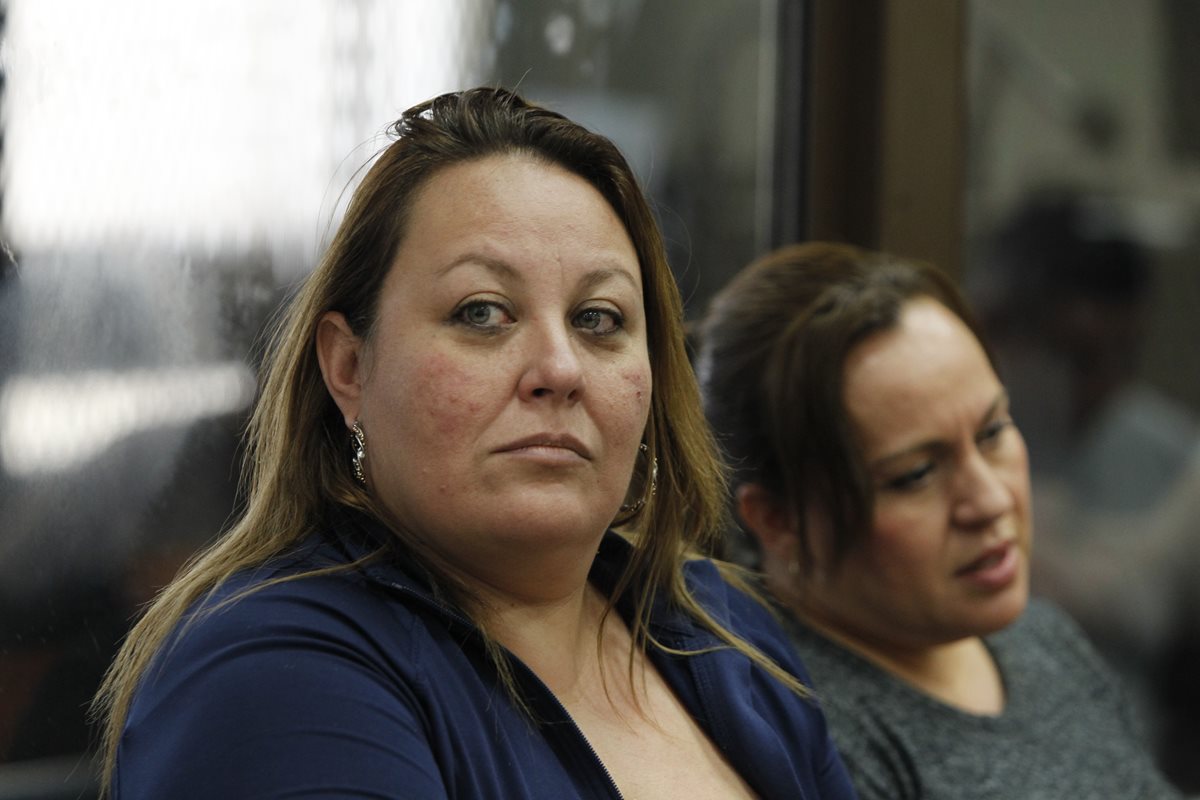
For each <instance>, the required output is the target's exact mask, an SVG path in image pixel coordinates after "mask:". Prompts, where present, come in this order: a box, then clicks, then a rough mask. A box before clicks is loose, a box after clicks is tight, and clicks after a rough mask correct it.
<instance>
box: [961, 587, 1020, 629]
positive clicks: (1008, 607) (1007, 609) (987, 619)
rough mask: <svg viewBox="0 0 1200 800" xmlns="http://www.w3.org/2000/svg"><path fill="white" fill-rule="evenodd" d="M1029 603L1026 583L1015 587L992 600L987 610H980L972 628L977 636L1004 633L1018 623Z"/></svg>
mask: <svg viewBox="0 0 1200 800" xmlns="http://www.w3.org/2000/svg"><path fill="white" fill-rule="evenodd" d="M1028 603H1029V587H1028V585H1027V584H1026V583H1025V582H1023V581H1022V582H1020V585H1019V586H1013V587H1012V588H1011V589H1009V590H1008V591H1006V592H1004V593H1003V594H1001V595H1000V596H998V597H994V598H991V599H990V600H989V601H988V603H987V605H986V608H983V609H980V613H979V614H978V615H977V617H976V623H975V625H973V626H972V627H973V628H974V630H973V631H972V633H973V634H975V635H976V636H989V635H991V634H993V633H996V632H998V631H1002V630H1004V629H1005V628H1007V627H1008V626H1009V625H1012V624H1013V623H1014V622H1016V621H1017V620H1018V619H1019V618H1020V616H1021V614H1022V613H1024V611H1025V606H1026V605H1028Z"/></svg>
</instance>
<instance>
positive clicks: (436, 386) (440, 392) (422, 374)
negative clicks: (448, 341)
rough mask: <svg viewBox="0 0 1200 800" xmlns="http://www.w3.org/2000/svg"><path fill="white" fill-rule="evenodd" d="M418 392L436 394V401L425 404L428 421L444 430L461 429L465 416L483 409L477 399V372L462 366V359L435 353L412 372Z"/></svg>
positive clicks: (476, 413) (482, 405) (429, 394)
mask: <svg viewBox="0 0 1200 800" xmlns="http://www.w3.org/2000/svg"><path fill="white" fill-rule="evenodd" d="M411 377H412V380H413V381H414V386H415V387H417V391H420V392H422V393H425V394H427V395H428V396H431V397H436V398H437V402H436V403H427V404H422V405H423V410H424V411H425V412H426V415H427V417H428V421H429V423H430V424H431V425H432V426H433V428H434V429H436V430H438V431H441V432H446V433H448V432H453V431H455V430H458V429H459V428H460V426H461V424H462V419H463V418H464V417H468V416H475V415H478V414H480V413H481V412H482V411H483V410H484V403H483V402H482V401H481V400H479V399H477V397H476V394H477V389H478V374H477V373H475V372H473V371H471V370H469V369H465V368H463V366H462V364H461V362H459V361H456V360H454V359H452V358H448V357H446V356H444V355H441V354H433V355H430V356H429V357H428V358H426V359H425V360H424V361H423V362H422V363H421V364H420V365H418V366H417V367H416V368H415V369H414V370H413V373H412V376H411Z"/></svg>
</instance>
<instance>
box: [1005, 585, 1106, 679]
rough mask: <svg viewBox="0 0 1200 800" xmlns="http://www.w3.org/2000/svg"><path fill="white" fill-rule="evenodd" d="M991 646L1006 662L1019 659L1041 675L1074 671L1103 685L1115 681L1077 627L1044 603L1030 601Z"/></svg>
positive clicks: (1048, 603) (1036, 600) (1069, 618)
mask: <svg viewBox="0 0 1200 800" xmlns="http://www.w3.org/2000/svg"><path fill="white" fill-rule="evenodd" d="M988 643H989V645H990V646H991V647H992V648H993V649H995V650H998V651H1000V657H1001V658H1003V659H1004V660H1010V659H1015V658H1020V659H1021V660H1022V661H1025V662H1030V663H1032V664H1033V667H1032V668H1033V669H1035V670H1036V671H1037V672H1038V673H1039V674H1053V673H1054V672H1059V671H1062V670H1063V669H1064V668H1071V667H1073V668H1075V669H1076V670H1077V671H1083V672H1087V673H1090V674H1091V675H1093V676H1094V677H1095V678H1096V679H1098V680H1102V681H1104V682H1109V681H1111V680H1113V679H1112V678H1111V676H1110V672H1109V669H1108V667H1107V665H1106V664H1105V663H1104V661H1103V659H1102V658H1101V656H1100V654H1099V653H1098V652H1097V651H1096V650H1095V648H1094V647H1093V646H1092V643H1091V641H1090V640H1089V639H1088V638H1087V636H1086V635H1085V634H1084V632H1083V630H1082V629H1081V628H1080V627H1079V625H1078V623H1076V622H1075V620H1073V619H1072V618H1071V617H1070V616H1069V615H1068V614H1067V613H1066V612H1065V611H1063V610H1062V609H1060V608H1058V607H1057V606H1055V605H1054V604H1053V603H1050V602H1047V601H1045V600H1040V599H1037V598H1034V599H1031V600H1030V601H1029V605H1028V606H1027V607H1026V609H1025V612H1024V613H1023V614H1022V615H1021V616H1020V617H1019V618H1018V619H1017V621H1016V622H1015V623H1013V624H1012V625H1011V626H1010V627H1009V628H1007V629H1005V630H1003V631H1001V632H999V633H997V634H993V635H992V636H990V637H988Z"/></svg>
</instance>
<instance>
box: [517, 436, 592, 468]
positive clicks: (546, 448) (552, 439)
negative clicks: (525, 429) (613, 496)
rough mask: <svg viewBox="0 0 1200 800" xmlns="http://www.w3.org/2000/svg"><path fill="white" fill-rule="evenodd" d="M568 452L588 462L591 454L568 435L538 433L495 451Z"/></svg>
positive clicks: (579, 442)
mask: <svg viewBox="0 0 1200 800" xmlns="http://www.w3.org/2000/svg"><path fill="white" fill-rule="evenodd" d="M555 451H559V452H561V451H568V452H571V453H574V454H575V455H577V456H579V457H580V458H583V459H586V460H588V461H591V460H592V453H591V451H590V450H589V449H588V448H587V445H585V444H584V443H583V442H581V441H579V440H578V439H576V438H575V437H574V436H571V435H570V434H568V433H538V434H534V435H533V436H526V437H523V438H521V439H517V440H515V441H512V442H509V443H508V444H505V445H503V446H501V447H499V448H497V449H496V452H497V453H522V452H526V453H538V452H543V453H553V452H555Z"/></svg>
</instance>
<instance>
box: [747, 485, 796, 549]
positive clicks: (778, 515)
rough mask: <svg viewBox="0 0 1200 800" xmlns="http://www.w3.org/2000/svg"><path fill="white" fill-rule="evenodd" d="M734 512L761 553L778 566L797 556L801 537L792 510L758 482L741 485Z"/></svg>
mask: <svg viewBox="0 0 1200 800" xmlns="http://www.w3.org/2000/svg"><path fill="white" fill-rule="evenodd" d="M735 497H736V500H737V512H738V516H739V517H741V519H742V522H743V523H745V525H746V527H747V528H749V529H750V533H752V534H753V535H754V538H755V539H756V540H758V544H759V546H760V547H762V549H763V552H764V553H765V554H766V555H768V556H770V557H771V559H772V560H774V561H776V562H778V563H781V564H790V563H791V562H792V561H793V560H794V559H795V558H796V554H797V547H798V546H799V544H800V536H799V533H798V532H797V530H796V528H797V526H796V524H795V522H794V520H793V519H792V514H791V511H789V510H788V508H787V507H786V506H785V505H784V504H783V503H780V502H779V500H778V499H777V498H776V497H775V495H774V494H772V493H771V492H769V491H767V490H766V489H764V488H763V487H762V486H760V485H758V484H757V483H744V484H742V485H741V486H739V487H738V488H737V492H736V493H735Z"/></svg>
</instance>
